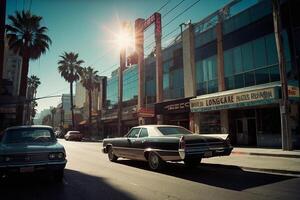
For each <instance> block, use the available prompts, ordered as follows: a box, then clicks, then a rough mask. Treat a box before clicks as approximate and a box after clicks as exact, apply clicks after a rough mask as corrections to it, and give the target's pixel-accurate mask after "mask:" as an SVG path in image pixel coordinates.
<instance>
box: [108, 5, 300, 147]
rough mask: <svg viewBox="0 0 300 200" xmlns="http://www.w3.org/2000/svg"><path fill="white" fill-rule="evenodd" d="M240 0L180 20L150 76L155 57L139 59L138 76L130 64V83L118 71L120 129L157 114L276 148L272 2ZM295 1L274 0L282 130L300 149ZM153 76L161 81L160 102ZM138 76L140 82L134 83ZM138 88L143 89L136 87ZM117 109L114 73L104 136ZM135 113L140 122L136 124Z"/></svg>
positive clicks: (168, 121) (277, 118)
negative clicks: (284, 103)
mask: <svg viewBox="0 0 300 200" xmlns="http://www.w3.org/2000/svg"><path fill="white" fill-rule="evenodd" d="M243 3H245V1H232V2H231V3H229V4H228V5H226V6H225V7H223V8H222V9H220V10H217V11H216V12H214V13H212V14H211V15H209V16H208V17H206V18H204V19H203V20H201V21H199V22H197V23H194V24H192V23H189V24H186V25H185V29H184V30H183V32H182V34H181V37H179V39H177V40H176V41H174V42H173V44H171V45H170V46H168V47H167V48H165V49H163V51H162V63H163V65H162V66H163V74H162V76H157V75H156V67H155V66H156V58H155V56H154V55H150V56H148V57H146V58H145V59H144V62H143V67H144V74H143V76H144V77H143V78H141V77H140V76H139V66H132V67H131V68H129V69H130V70H131V71H136V72H132V73H133V74H134V73H136V76H135V77H134V78H132V81H130V80H129V78H126V76H128V77H129V75H126V74H127V73H128V74H130V73H129V72H127V71H128V69H126V70H125V71H124V72H123V76H124V79H123V93H124V96H123V101H122V102H123V115H122V116H124V115H125V113H126V112H127V113H126V114H127V115H128V116H131V119H130V120H129V121H130V125H129V124H127V125H126V123H127V122H126V120H122V123H123V125H124V127H126V128H125V129H129V128H130V126H133V125H137V124H142V123H146V124H152V123H157V120H156V119H157V118H156V116H157V115H160V116H161V119H160V120H161V121H162V122H163V123H164V124H175V125H181V126H184V127H186V128H189V129H190V130H192V131H194V132H195V133H199V134H210V133H224V132H226V133H229V135H230V138H231V141H232V143H233V144H234V145H238V146H244V145H245V146H259V147H269V146H270V147H280V146H281V142H282V137H283V136H282V134H281V125H280V124H281V122H280V120H281V119H280V101H281V82H280V80H281V79H280V72H279V65H278V53H277V47H276V39H275V34H274V22H273V15H272V1H268V0H265V1H258V3H256V4H252V5H250V4H247V7H245V6H243V5H245V4H243ZM297 7H299V2H297V1H289V0H285V1H281V21H282V34H281V38H282V43H283V53H284V58H285V63H284V64H285V66H286V77H287V79H288V92H289V105H290V109H289V112H290V119H289V121H290V126H289V128H290V129H291V132H292V141H293V145H294V147H296V148H299V146H300V131H299V100H300V96H299V54H300V40H299V38H300V31H299V30H300V29H299V27H300V22H299V21H300V20H299V19H300V17H299V16H298V15H299V14H298V12H297V9H296V8H297ZM157 78H161V79H162V82H163V84H162V85H163V94H162V102H159V103H157V98H156V95H157V92H156V91H157V88H156V82H157V80H156V79H157ZM139 79H141V80H144V81H141V84H140V85H139V84H138V83H139ZM133 83H134V84H133ZM130 84H132V85H130ZM126 85H127V86H126ZM141 87H143V88H144V89H143V90H141V91H144V94H142V95H141V94H139V93H138V91H139V88H141ZM126 92H127V93H129V96H128V95H127V96H126V95H125V93H126ZM135 95H137V96H135ZM135 98H136V100H135ZM141 98H144V99H142V100H143V102H144V104H145V108H143V110H139V109H138V108H137V104H138V100H139V99H141ZM127 101H128V102H130V104H129V105H130V106H129V105H128V104H127V103H126V102H127ZM117 107H118V76H117V72H115V73H112V76H111V78H109V79H108V80H107V109H106V111H105V112H106V113H105V114H104V115H102V119H104V120H103V124H104V126H106V125H108V124H110V125H109V126H107V127H110V128H108V129H104V134H105V135H104V136H109V137H113V136H115V133H116V132H117V122H118V120H117ZM126 107H128V109H127V108H126ZM139 117H144V118H145V119H146V120H144V121H143V122H142V121H140V120H139ZM124 119H126V117H125V118H124ZM125 129H124V131H123V133H124V134H125Z"/></svg>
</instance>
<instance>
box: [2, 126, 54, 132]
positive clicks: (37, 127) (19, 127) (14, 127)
mask: <svg viewBox="0 0 300 200" xmlns="http://www.w3.org/2000/svg"><path fill="white" fill-rule="evenodd" d="M25 128H36V129H39V128H44V129H45V128H47V129H53V128H52V127H51V126H46V125H25V126H12V127H8V128H7V129H6V131H8V130H16V129H25Z"/></svg>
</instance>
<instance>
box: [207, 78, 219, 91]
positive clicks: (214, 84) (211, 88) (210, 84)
mask: <svg viewBox="0 0 300 200" xmlns="http://www.w3.org/2000/svg"><path fill="white" fill-rule="evenodd" d="M214 92H218V81H217V80H211V81H209V82H208V93H214Z"/></svg>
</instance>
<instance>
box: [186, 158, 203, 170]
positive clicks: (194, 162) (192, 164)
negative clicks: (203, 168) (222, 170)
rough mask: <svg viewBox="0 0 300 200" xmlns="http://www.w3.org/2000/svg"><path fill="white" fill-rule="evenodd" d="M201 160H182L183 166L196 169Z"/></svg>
mask: <svg viewBox="0 0 300 200" xmlns="http://www.w3.org/2000/svg"><path fill="white" fill-rule="evenodd" d="M200 162H201V158H200V159H186V160H184V165H185V166H187V167H190V168H196V167H198V166H199V165H200Z"/></svg>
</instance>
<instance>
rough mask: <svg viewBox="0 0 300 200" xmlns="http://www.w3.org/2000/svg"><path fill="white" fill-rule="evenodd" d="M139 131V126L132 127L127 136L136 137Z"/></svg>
mask: <svg viewBox="0 0 300 200" xmlns="http://www.w3.org/2000/svg"><path fill="white" fill-rule="evenodd" d="M139 132H140V128H133V129H131V131H130V133H129V134H128V137H129V138H137V137H138V135H139Z"/></svg>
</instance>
